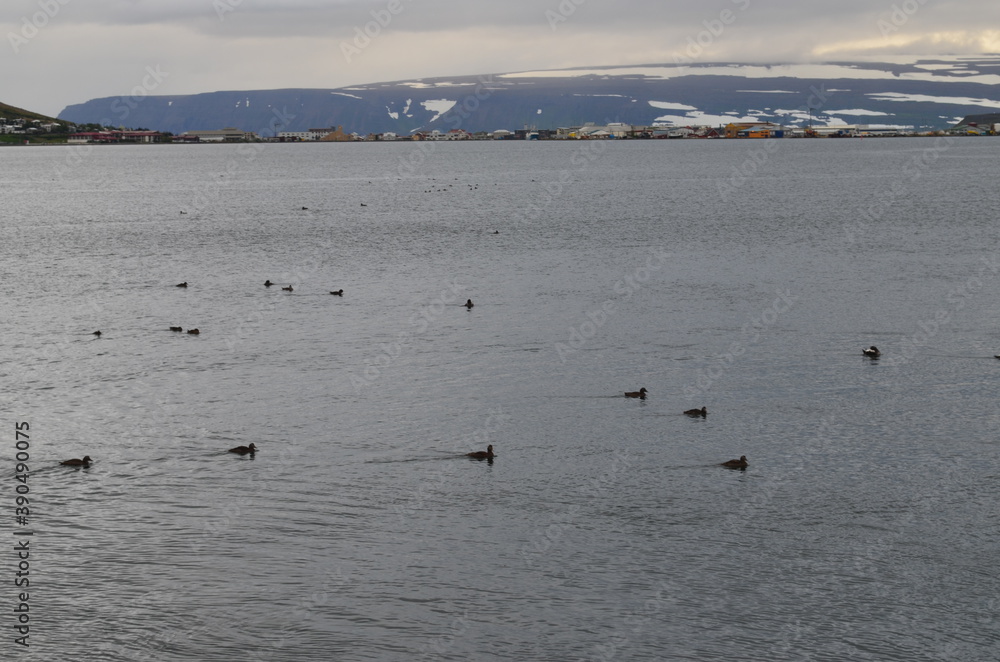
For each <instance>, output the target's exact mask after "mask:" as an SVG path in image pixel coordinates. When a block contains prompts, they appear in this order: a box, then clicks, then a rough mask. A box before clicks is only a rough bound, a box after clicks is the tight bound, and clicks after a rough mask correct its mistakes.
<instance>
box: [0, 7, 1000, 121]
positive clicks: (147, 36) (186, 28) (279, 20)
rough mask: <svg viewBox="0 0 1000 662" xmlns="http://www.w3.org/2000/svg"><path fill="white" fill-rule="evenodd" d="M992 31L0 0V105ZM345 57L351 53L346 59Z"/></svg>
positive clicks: (741, 19) (949, 41) (995, 16)
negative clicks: (155, 80)
mask: <svg viewBox="0 0 1000 662" xmlns="http://www.w3.org/2000/svg"><path fill="white" fill-rule="evenodd" d="M998 20H1000V5H998V3H995V2H994V1H993V0H990V1H989V2H987V1H986V0H969V1H963V2H957V1H950V2H942V1H935V0H923V2H922V3H921V0H884V1H882V2H874V3H873V2H871V1H870V0H842V1H841V2H838V3H833V2H829V1H823V2H787V1H779V0H707V1H706V0H675V1H674V2H663V0H616V1H615V2H612V1H611V0H504V1H503V2H500V1H498V0H490V1H478V2H477V1H475V0H283V1H281V2H277V1H276V0H271V1H268V0H169V1H168V0H5V2H3V3H2V5H0V34H2V35H5V37H6V38H5V39H4V41H5V42H6V43H4V44H0V49H3V48H6V49H7V53H8V55H10V57H8V58H4V61H5V62H9V63H10V64H8V67H7V71H6V72H5V75H4V79H5V85H4V89H3V92H2V93H0V101H4V102H6V103H13V104H15V105H20V106H22V107H30V108H32V109H35V110H39V111H41V112H46V113H49V114H55V113H57V112H58V111H59V110H61V108H62V107H63V106H65V105H67V104H69V103H77V102H81V101H84V100H86V99H88V98H92V97H96V96H108V95H114V94H128V93H129V91H130V90H132V89H133V88H134V86H135V85H136V84H138V82H137V81H139V82H141V80H142V72H143V71H144V68H145V67H147V66H154V65H155V66H160V67H162V68H163V69H164V70H165V71H169V72H170V76H169V77H168V78H166V79H165V80H164V81H163V82H162V83H161V84H160V85H158V87H157V89H156V90H155V91H154V92H153V93H155V94H172V93H177V94H180V93H193V92H206V91H213V90H218V89H254V88H275V87H337V86H342V85H349V84H357V83H367V82H377V81H381V80H399V79H403V78H416V77H432V76H446V75H450V74H455V75H458V74H475V73H485V72H503V71H516V70H524V69H535V68H539V69H540V68H560V67H570V66H593V65H614V64H639V63H650V62H672V61H673V60H674V59H675V58H676V57H678V56H685V55H691V54H692V53H694V54H696V58H695V59H697V60H698V61H703V62H709V61H749V62H779V61H786V62H787V61H818V60H850V59H856V58H859V57H863V56H868V57H879V56H888V55H893V54H903V53H908V54H914V55H935V54H946V53H970V54H972V53H979V52H985V51H993V52H997V51H1000V36H998V32H997V31H992V32H990V30H989V26H991V25H997V22H998ZM366 29H367V30H368V33H369V34H368V35H363V34H362V35H361V36H360V37H359V36H358V35H359V34H360V33H359V31H364V30H366ZM366 39H367V42H366ZM360 44H363V47H359V45H360ZM345 45H346V48H347V49H348V50H349V49H350V48H351V47H352V46H354V47H355V48H358V50H359V51H360V52H359V53H355V54H354V57H347V56H345V53H344V50H345ZM40 80H44V81H46V84H45V85H39V84H38V81H40Z"/></svg>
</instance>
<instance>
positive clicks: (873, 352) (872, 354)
mask: <svg viewBox="0 0 1000 662" xmlns="http://www.w3.org/2000/svg"><path fill="white" fill-rule="evenodd" d="M861 353H862V354H863V355H864V356H867V357H868V358H870V359H872V360H875V359H878V358H879V357H880V356H882V352H880V351H879V349H878V347H876V346H875V345H871V346H870V347H867V348H865V349H863V350H861ZM996 358H998V359H1000V355H997V356H996ZM647 392H648V391H646V389H645V387H643V388H640V389H639V390H638V391H626V392H625V397H626V398H638V399H640V400H645V399H646V393H647ZM684 414H685V415H687V416H690V417H692V418H705V417H707V416H708V408H707V407H702V408H701V409H688V410H687V411H685V412H684ZM719 466H722V467H727V468H729V469H746V468H747V456H746V455H741V456H740V459H738V460H728V461H726V462H723V463H722V464H720V465H719Z"/></svg>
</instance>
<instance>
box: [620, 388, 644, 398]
mask: <svg viewBox="0 0 1000 662" xmlns="http://www.w3.org/2000/svg"><path fill="white" fill-rule="evenodd" d="M625 397H626V398H639V399H640V400H645V399H646V387H645V386H643V387H642V388H641V389H639V390H638V391H625Z"/></svg>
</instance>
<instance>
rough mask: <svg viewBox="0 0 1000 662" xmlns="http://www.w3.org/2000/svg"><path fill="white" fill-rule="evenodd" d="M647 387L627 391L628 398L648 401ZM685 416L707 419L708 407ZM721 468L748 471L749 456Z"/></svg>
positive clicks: (688, 412)
mask: <svg viewBox="0 0 1000 662" xmlns="http://www.w3.org/2000/svg"><path fill="white" fill-rule="evenodd" d="M646 393H648V391H647V390H646V387H642V388H640V389H639V390H638V391H625V397H626V398H638V399H639V400H645V399H646ZM684 415H685V416H690V417H691V418H706V417H707V416H708V407H701V408H700V409H688V410H687V411H685V412H684ZM719 466H720V467H727V468H729V469H746V468H747V456H746V455H741V456H740V459H738V460H727V461H726V462H723V463H721V464H720V465H719Z"/></svg>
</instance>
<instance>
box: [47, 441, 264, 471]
mask: <svg viewBox="0 0 1000 662" xmlns="http://www.w3.org/2000/svg"><path fill="white" fill-rule="evenodd" d="M228 452H230V453H236V454H237V455H247V454H249V455H250V456H251V457H253V454H254V453H256V452H257V447H256V446H254V445H253V444H250V445H249V446H237V447H236V448H230V449H229V451H228ZM91 462H93V460H91V459H90V456H89V455H84V456H83V459H77V458H73V459H72V460H64V461H63V462H60V463H59V464H62V465H65V466H67V467H83V468H84V469H86V468H88V467H90V463H91Z"/></svg>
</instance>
